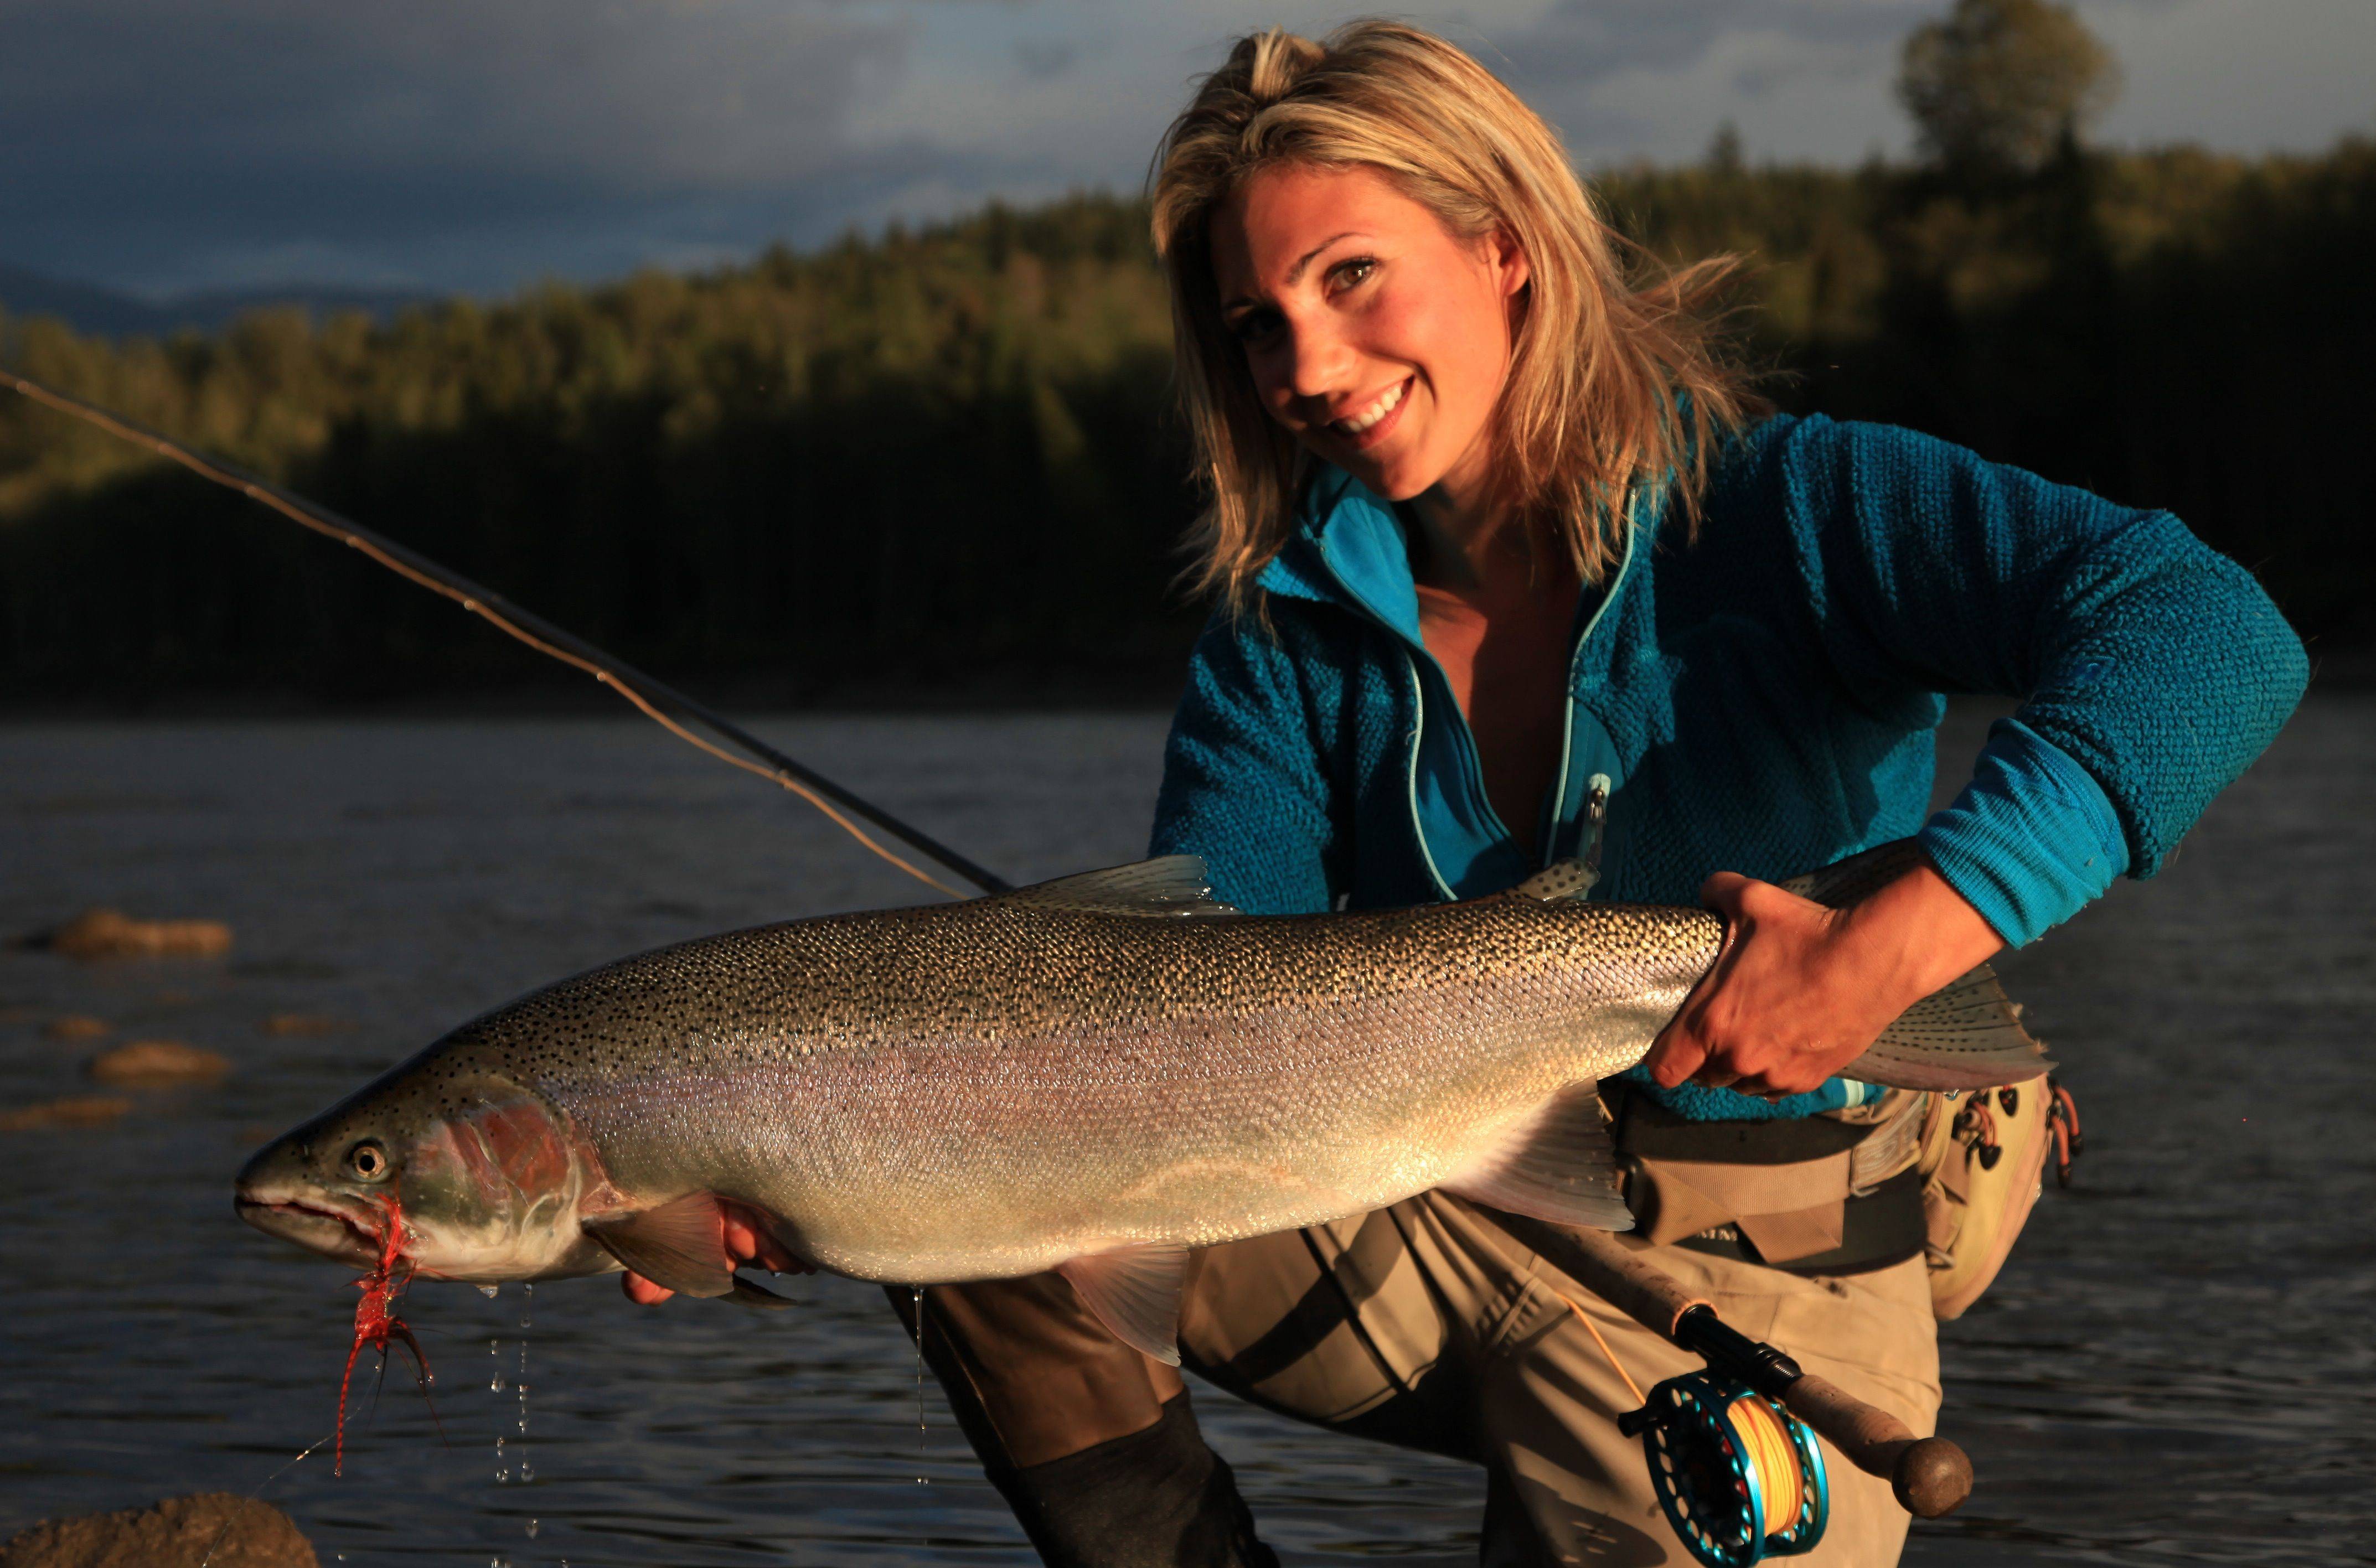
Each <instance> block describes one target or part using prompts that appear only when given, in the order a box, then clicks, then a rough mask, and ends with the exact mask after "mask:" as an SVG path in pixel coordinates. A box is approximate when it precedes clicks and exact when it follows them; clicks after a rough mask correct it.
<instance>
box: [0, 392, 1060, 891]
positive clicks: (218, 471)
mask: <svg viewBox="0 0 2376 1568" xmlns="http://www.w3.org/2000/svg"><path fill="white" fill-rule="evenodd" d="M0 385H6V386H9V387H11V388H13V389H14V390H16V391H18V392H19V393H22V394H23V395H24V396H25V397H27V398H31V399H32V400H33V401H34V402H36V403H40V404H42V406H43V407H45V408H50V409H54V410H57V411H58V412H60V413H62V414H66V415H69V416H71V417H73V418H75V419H78V420H81V421H83V422H85V423H88V424H92V425H96V426H97V427H98V428H100V429H101V430H103V431H105V432H107V433H108V434H111V435H114V436H118V437H121V438H122V439H123V440H125V441H128V442H130V443H132V444H133V445H136V446H143V447H146V448H148V450H149V451H151V452H154V453H156V454H157V455H158V456H160V457H168V458H171V459H172V461H174V462H176V463H179V464H180V465H182V467H184V468H185V469H189V470H190V471H191V472H192V473H194V474H196V475H197V476H198V477H199V478H201V479H204V480H208V481H211V482H213V483H215V484H220V485H221V486H223V487H224V488H225V489H227V490H235V491H237V492H239V493H241V494H242V495H244V496H246V497H248V499H250V500H252V501H257V502H261V503H262V504H263V505H267V506H269V507H271V508H272V509H273V510H274V511H276V512H278V513H279V514H280V515H281V516H282V517H287V518H288V519H289V520H290V521H291V522H293V523H296V524H298V525H299V526H300V527H303V528H306V529H312V530H313V531H314V532H315V533H317V534H320V535H322V536H324V537H325V538H327V539H335V540H338V541H339V543H341V544H344V545H346V546H347V547H348V548H350V549H352V550H357V551H361V552H362V553H363V554H364V555H365V556H367V557H369V558H370V559H371V560H372V561H374V562H375V563H377V564H379V565H382V566H385V567H386V568H387V569H388V570H389V571H391V572H394V573H395V574H397V576H400V577H403V578H405V579H406V580H407V581H409V582H412V583H415V584H418V585H419V586H420V587H422V588H427V589H429V590H430V591H431V592H432V593H435V594H439V595H442V596H444V597H445V598H446V599H450V600H453V601H454V602H455V603H457V604H458V605H460V606H461V607H462V608H463V609H465V610H467V611H469V612H470V613H471V614H473V615H476V616H478V617H479V618H480V619H481V620H482V621H485V622H487V623H488V624H491V625H493V626H494V627H495V628H496V629H497V630H499V631H501V632H503V633H504V634H505V636H511V637H514V638H517V640H519V641H520V642H523V643H526V644H527V645H528V646H529V647H532V648H534V649H536V650H537V651H538V652H539V653H541V654H543V655H545V656H546V657H547V658H550V659H559V660H560V661H561V662H562V663H564V664H566V665H569V666H570V667H571V668H573V669H576V670H581V671H585V672H586V673H587V674H588V675H591V676H593V677H594V679H596V680H597V681H600V682H601V683H602V684H604V685H606V686H608V687H610V688H611V689H612V691H614V692H616V693H618V694H619V695H621V696H623V697H624V698H626V699H627V701H628V702H630V703H632V704H634V705H635V706H636V708H637V709H638V710H639V711H641V712H642V713H643V715H644V717H645V718H647V719H651V720H652V721H653V722H654V723H656V724H659V726H660V727H661V728H663V729H665V730H666V731H669V733H671V734H672V735H674V736H675V737H676V738H677V739H679V740H681V741H683V742H686V743H688V744H690V745H694V746H697V747H699V748H700V749H701V750H703V751H705V752H707V753H708V754H710V755H712V756H714V757H717V758H718V759H719V761H721V762H726V763H731V764H732V765H733V766H736V767H739V768H742V769H743V771H745V772H747V773H754V774H757V775H758V776H759V777H760V778H767V779H772V780H774V781H775V782H776V783H778V784H780V785H781V786H783V787H784V788H785V789H787V790H790V791H791V792H792V793H793V794H795V795H798V796H800V797H801V798H802V800H804V801H806V802H809V804H811V805H813V806H814V807H816V808H817V810H819V811H821V812H823V813H824V814H826V816H828V817H830V818H831V819H832V820H833V821H834V822H835V824H837V825H838V826H840V827H841V828H842V830H843V831H845V832H847V833H848V834H849V835H850V837H853V838H856V839H857V840H858V841H859V842H860V843H861V844H863V845H865V846H866V847H867V848H868V849H872V850H873V851H874V852H875V853H876V854H878V855H880V856H882V857H883V858H884V859H885V860H886V861H890V862H891V863H892V864H893V865H896V866H897V867H898V868H899V869H900V870H902V871H904V872H906V873H908V874H909V875H910V876H913V877H915V878H917V879H918V880H919V881H921V882H925V883H928V884H930V885H932V886H934V887H937V888H939V889H940V890H941V891H942V892H944V893H946V894H949V895H950V896H951V897H964V896H965V895H964V893H963V892H962V890H960V889H958V888H955V887H952V886H950V885H948V884H947V883H945V882H944V881H942V880H941V879H940V878H938V877H936V876H933V874H932V873H929V872H927V871H925V870H924V869H923V868H922V867H921V866H919V865H917V864H916V863H915V862H913V861H909V860H908V859H906V858H905V857H903V856H901V855H899V854H897V853H896V852H895V851H893V850H891V849H887V848H885V846H884V845H883V844H881V843H880V842H878V841H877V840H876V839H874V838H873V837H871V836H870V835H869V834H868V833H867V832H866V831H865V829H863V828H861V827H860V826H858V824H857V823H855V822H853V821H851V820H850V818H852V817H862V818H864V819H865V820H866V821H867V822H869V823H872V824H873V826H876V827H878V828H881V829H882V830H883V831H884V832H885V833H887V834H889V835H891V836H892V837H895V838H897V839H898V840H900V841H901V842H902V843H904V844H906V845H908V846H909V848H910V849H915V850H917V851H918V852H920V853H921V854H922V855H923V856H924V857H925V858H927V859H928V860H932V861H937V862H939V864H940V865H942V866H943V867H944V868H945V869H947V870H949V871H952V872H954V873H956V874H957V875H958V876H960V877H963V878H964V879H965V880H966V881H968V882H970V883H972V884H973V885H975V886H976V887H979V888H980V889H981V890H982V891H983V892H984V893H1004V892H1007V891H1009V890H1010V889H1011V888H1012V886H1013V884H1011V883H1009V882H1007V881H1006V880H1005V879H1004V877H1001V876H999V875H997V874H996V873H992V872H990V871H986V870H984V869H983V868H982V867H980V866H978V865H976V864H975V863H974V862H973V861H969V860H968V859H967V858H966V857H965V856H963V855H960V854H958V853H957V852H956V850H955V849H950V848H949V847H948V846H947V845H945V844H943V843H941V842H940V841H939V840H937V839H935V838H933V837H930V836H929V835H927V834H925V833H923V832H921V831H920V830H919V829H917V828H914V827H910V826H909V825H908V824H906V823H904V822H902V821H900V820H899V819H898V818H897V817H896V816H893V815H892V814H890V813H889V812H886V811H885V810H883V809H882V808H881V807H880V806H876V805H874V804H873V803H871V802H867V801H865V800H862V799H861V798H860V797H858V796H857V795H854V794H852V793H850V792H849V790H845V789H843V788H842V787H841V786H840V785H838V784H837V783H835V782H834V781H833V780H832V779H830V778H826V777H825V776H824V775H823V774H821V773H818V772H817V771H815V770H814V768H811V767H808V766H805V765H803V764H802V763H799V762H796V761H794V760H793V759H792V758H790V757H789V756H787V755H785V754H783V753H782V752H780V751H778V750H777V749H776V748H775V747H773V746H771V745H769V744H767V742H765V741H762V740H761V739H759V737H757V736H756V735H754V734H752V733H751V732H750V731H748V730H745V729H743V727H742V726H741V725H739V724H736V723H735V722H733V721H732V720H731V719H728V718H726V717H725V716H724V715H723V714H720V713H719V712H718V711H717V710H716V709H714V708H711V707H708V706H707V705H706V704H704V703H701V702H699V701H696V700H695V698H693V697H691V696H688V695H685V694H684V693H683V692H681V691H678V690H677V689H676V688H675V687H673V686H671V685H668V684H666V683H663V682H661V681H659V680H656V679H654V678H653V677H652V676H649V675H647V674H645V673H644V672H643V671H640V670H638V669H636V667H635V666H634V665H632V664H628V663H626V662H625V661H624V660H622V659H614V658H612V656H611V655H610V654H607V653H605V652H603V651H602V650H601V649H600V648H599V647H595V646H594V645H593V644H591V643H589V642H588V641H586V640H585V639H584V638H582V637H578V636H574V635H572V634H571V633H568V632H565V631H564V630H562V629H561V628H560V627H559V626H556V625H554V624H552V622H550V621H547V620H545V619H544V618H543V617H542V616H541V615H537V614H534V613H532V612H529V611H526V610H522V609H521V608H520V607H519V606H517V605H516V604H514V603H512V602H511V601H510V600H507V599H505V598H504V597H503V596H502V595H501V594H499V593H495V592H493V590H491V589H489V588H483V587H481V585H479V584H478V583H475V582H472V581H471V580H470V579H469V578H468V577H466V576H462V575H461V574H460V573H459V572H456V571H453V570H451V569H449V568H447V567H445V566H441V565H439V564H437V563H436V562H434V561H432V560H430V559H429V558H428V557H427V556H425V555H422V554H421V553H420V552H417V551H413V550H408V549H407V548H405V547H404V546H403V545H401V544H398V543H397V542H396V540H392V539H389V538H387V537H386V535H384V534H380V533H375V532H374V531H373V530H372V529H367V528H364V527H363V526H362V524H361V523H358V522H355V521H353V520H351V519H350V518H347V517H340V516H339V514H338V513H336V512H333V511H331V510H330V509H329V508H328V507H327V506H322V505H316V504H315V503H314V502H311V501H308V500H306V499H305V498H304V497H303V496H302V495H297V494H294V493H291V492H289V491H286V490H283V489H281V488H280V487H279V485H276V484H274V483H272V482H271V481H268V480H266V479H263V478H260V477H258V476H257V475H255V474H252V473H249V472H248V471H247V470H246V469H242V468H240V467H238V466H237V465H235V464H232V463H227V462H224V461H223V460H222V459H220V458H219V457H206V456H204V455H202V454H200V453H198V452H196V451H194V450H192V449H191V448H190V447H188V446H185V445H183V444H182V443H180V442H178V441H176V440H174V439H173V438H172V437H171V436H169V435H164V434H160V433H158V432H156V431H153V430H150V429H148V427H147V426H145V425H142V424H138V423H136V422H133V421H131V420H128V419H126V418H125V417H124V416H123V415H121V414H117V413H113V412H111V411H110V410H106V409H102V408H101V407H100V406H99V405H97V404H96V403H90V402H87V401H85V400H84V399H82V398H77V397H75V396H73V395H72V394H70V393H66V392H61V391H59V390H58V389H57V388H56V387H53V386H44V385H42V383H41V382H38V381H35V380H34V379H32V377H30V376H28V375H21V374H18V373H17V372H15V371H11V370H0ZM687 722H690V723H693V724H697V725H699V726H701V727H702V728H703V729H705V730H707V731H709V732H710V733H711V734H713V735H715V736H717V737H718V738H719V740H721V741H723V742H726V745H724V746H721V745H719V744H718V743H717V742H713V741H709V740H706V739H704V738H703V737H701V736H700V735H697V734H695V733H694V732H693V731H691V730H689V729H687V728H686V727H685V726H686V723H687ZM728 747H731V748H733V750H729V749H728ZM736 752H740V753H741V755H739V756H738V755H736V754H735V753H736Z"/></svg>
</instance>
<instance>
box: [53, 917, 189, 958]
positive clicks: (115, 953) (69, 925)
mask: <svg viewBox="0 0 2376 1568" xmlns="http://www.w3.org/2000/svg"><path fill="white" fill-rule="evenodd" d="M28 945H30V946H34V947H46V948H48V949H49V950H50V951H51V952H53V953H62V954H64V955H65V956H67V957H69V958H144V957H147V958H154V957H167V956H173V957H197V958H213V957H219V956H221V955H222V954H225V953H228V952H230V951H231V927H229V926H227V925H225V924H224V923H223V922H222V921H142V920H135V919H133V918H132V917H131V916H130V915H127V914H125V912H124V911H123V910H121V909H85V910H84V911H83V912H82V913H81V914H79V915H77V916H76V917H75V918H74V919H72V920H70V921H67V922H66V923H65V924H64V925H62V926H60V927H58V928H57V929H56V930H54V931H52V932H45V933H44V934H42V935H40V936H37V937H34V938H33V939H32V940H31V941H30V943H29V944H28Z"/></svg>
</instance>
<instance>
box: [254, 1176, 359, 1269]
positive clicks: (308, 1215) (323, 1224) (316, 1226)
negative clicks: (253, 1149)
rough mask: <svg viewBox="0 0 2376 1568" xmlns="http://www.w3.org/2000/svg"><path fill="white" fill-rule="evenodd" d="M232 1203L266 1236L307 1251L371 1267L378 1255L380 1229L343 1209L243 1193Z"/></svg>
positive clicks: (296, 1199)
mask: <svg viewBox="0 0 2376 1568" xmlns="http://www.w3.org/2000/svg"><path fill="white" fill-rule="evenodd" d="M232 1207H233V1208H234V1209H236V1210H237V1211H238V1213H239V1217H240V1218H242V1219H244V1220H246V1221H247V1222H248V1223H249V1224H250V1225H253V1226H255V1228H256V1229H258V1230H261V1231H263V1232H264V1233H265V1234H266V1235H267V1236H278V1237H279V1238H280V1239H281V1240H282V1241H294V1242H296V1243H297V1245H299V1246H301V1247H303V1248H304V1249H305V1250H306V1251H308V1252H313V1253H321V1254H322V1255H323V1256H325V1257H330V1258H336V1259H338V1260H339V1261H340V1262H341V1263H355V1264H362V1265H364V1266H366V1267H368V1266H369V1265H372V1264H374V1263H375V1262H377V1261H378V1259H379V1250H380V1249H379V1232H378V1230H377V1229H376V1228H374V1227H372V1226H368V1225H366V1224H365V1223H364V1222H363V1221H362V1219H360V1218H357V1217H355V1216H354V1215H351V1214H349V1213H347V1212H346V1211H344V1210H342V1209H336V1208H330V1207H328V1206H324V1205H321V1204H314V1203H307V1202H305V1201H304V1200H303V1199H299V1198H282V1199H277V1200H276V1199H269V1198H263V1197H257V1196H253V1195H251V1194H246V1193H241V1194H238V1195H237V1196H235V1197H234V1198H233V1199H232Z"/></svg>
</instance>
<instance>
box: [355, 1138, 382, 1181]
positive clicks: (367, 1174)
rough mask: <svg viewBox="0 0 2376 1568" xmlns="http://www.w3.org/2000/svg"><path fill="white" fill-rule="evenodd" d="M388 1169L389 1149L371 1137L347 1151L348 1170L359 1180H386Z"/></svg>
mask: <svg viewBox="0 0 2376 1568" xmlns="http://www.w3.org/2000/svg"><path fill="white" fill-rule="evenodd" d="M387 1169H388V1160H387V1150H386V1149H384V1148H382V1147H380V1146H379V1145H377V1144H375V1143H374V1142H372V1141H371V1140H370V1139H369V1138H365V1139H364V1140H363V1141H362V1143H359V1144H357V1145H356V1146H354V1147H352V1148H350V1149H349V1150H348V1151H347V1170H348V1172H349V1173H350V1174H351V1175H352V1176H354V1177H355V1178H356V1179H357V1180H358V1181H363V1182H381V1181H386V1179H387Z"/></svg>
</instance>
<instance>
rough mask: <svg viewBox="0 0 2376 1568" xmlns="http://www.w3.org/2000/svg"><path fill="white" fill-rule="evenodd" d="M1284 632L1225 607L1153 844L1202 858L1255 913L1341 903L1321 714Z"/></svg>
mask: <svg viewBox="0 0 2376 1568" xmlns="http://www.w3.org/2000/svg"><path fill="white" fill-rule="evenodd" d="M1281 635H1282V629H1281V628H1277V627H1270V626H1263V625H1260V624H1256V623H1255V622H1254V621H1253V620H1252V619H1251V618H1248V617H1238V618H1235V619H1232V618H1230V617H1228V616H1227V615H1220V616H1216V617H1215V618H1214V620H1213V621H1212V622H1211V624H1208V625H1207V626H1206V628H1205V633H1204V636H1202V637H1200V638H1199V639H1198V640H1197V643H1196V648H1195V651H1194V654H1193V655H1191V656H1190V659H1189V662H1188V688H1187V691H1186V692H1185V693H1184V694H1183V695H1182V697H1181V699H1180V707H1179V710H1178V711H1177V712H1176V713H1175V714H1174V715H1173V716H1172V720H1171V737H1170V741H1169V742H1167V743H1166V745H1165V747H1164V753H1163V787H1162V790H1161V791H1160V792H1159V793H1158V795H1157V797H1156V803H1155V832H1154V837H1153V844H1152V849H1151V851H1150V852H1152V853H1154V854H1158V855H1170V854H1190V855H1201V856H1203V857H1204V860H1205V868H1206V873H1207V874H1208V875H1209V876H1210V877H1211V879H1212V884H1213V891H1214V894H1215V896H1216V897H1219V898H1221V899H1222V900H1223V901H1224V902H1227V903H1230V904H1232V905H1235V906H1236V907H1237V908H1239V909H1243V910H1245V911H1246V912H1247V913H1248V914H1282V915H1283V914H1310V913H1317V912H1320V911H1323V910H1325V909H1329V908H1330V907H1331V906H1332V904H1333V903H1334V902H1335V892H1336V888H1337V885H1340V883H1341V880H1342V879H1341V878H1339V877H1337V876H1334V875H1332V874H1331V868H1332V867H1334V866H1335V865H1336V862H1337V861H1338V859H1339V854H1338V850H1339V847H1340V846H1339V840H1340V835H1339V834H1338V832H1337V827H1336V824H1335V820H1334V817H1333V815H1332V814H1331V812H1330V809H1329V807H1330V800H1331V790H1330V789H1329V783H1328V779H1327V778H1326V775H1325V769H1324V766H1323V764H1322V751H1321V747H1320V746H1319V745H1318V744H1317V742H1316V740H1315V728H1316V724H1317V722H1318V715H1317V712H1316V710H1315V707H1314V705H1313V702H1312V700H1311V698H1310V696H1309V694H1307V692H1306V691H1305V690H1304V683H1303V682H1302V681H1301V679H1300V678H1299V673H1298V670H1297V661H1296V659H1294V658H1293V657H1292V655H1291V654H1290V653H1289V649H1288V648H1287V647H1285V646H1284V644H1283V643H1282V641H1281V640H1280V637H1281Z"/></svg>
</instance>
